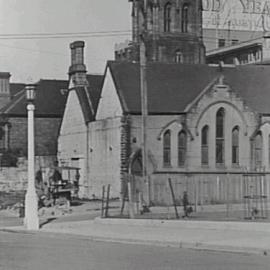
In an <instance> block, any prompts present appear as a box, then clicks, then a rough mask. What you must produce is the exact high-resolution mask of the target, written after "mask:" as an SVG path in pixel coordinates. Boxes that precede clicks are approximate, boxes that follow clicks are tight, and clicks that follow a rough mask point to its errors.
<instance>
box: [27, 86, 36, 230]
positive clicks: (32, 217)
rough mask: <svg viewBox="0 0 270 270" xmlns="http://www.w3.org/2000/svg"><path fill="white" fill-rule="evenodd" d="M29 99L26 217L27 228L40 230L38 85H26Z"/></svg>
mask: <svg viewBox="0 0 270 270" xmlns="http://www.w3.org/2000/svg"><path fill="white" fill-rule="evenodd" d="M25 90H26V99H27V103H28V104H27V116H28V117H27V118H28V186H27V191H26V196H25V219H24V224H25V226H26V228H27V230H38V229H39V219H38V198H37V193H36V188H35V141H34V111H35V105H34V100H35V96H36V85H34V84H29V85H27V86H26V87H25Z"/></svg>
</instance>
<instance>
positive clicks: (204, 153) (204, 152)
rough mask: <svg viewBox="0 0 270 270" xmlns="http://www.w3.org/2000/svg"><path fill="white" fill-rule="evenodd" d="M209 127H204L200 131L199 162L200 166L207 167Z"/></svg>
mask: <svg viewBox="0 0 270 270" xmlns="http://www.w3.org/2000/svg"><path fill="white" fill-rule="evenodd" d="M208 134H209V127H208V126H204V127H203V129H202V135H201V162H202V165H208V163H209V158H208V143H209V138H208Z"/></svg>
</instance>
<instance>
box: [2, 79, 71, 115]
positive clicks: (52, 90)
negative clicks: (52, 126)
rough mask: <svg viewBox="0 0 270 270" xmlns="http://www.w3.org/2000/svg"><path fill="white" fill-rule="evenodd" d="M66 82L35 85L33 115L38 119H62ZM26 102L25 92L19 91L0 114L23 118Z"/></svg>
mask: <svg viewBox="0 0 270 270" xmlns="http://www.w3.org/2000/svg"><path fill="white" fill-rule="evenodd" d="M16 87H17V86H16ZM67 88H68V81H65V80H40V81H39V82H38V83H37V94H36V99H35V107H36V110H35V115H36V116H38V117H62V115H63V112H64V108H65V103H66V98H67V91H63V90H67ZM26 106H27V101H26V97H25V90H24V89H22V90H21V91H19V92H18V93H17V94H16V95H15V96H14V98H13V99H12V100H11V101H10V102H9V103H8V104H7V105H6V106H5V107H4V108H1V109H0V113H3V114H6V115H8V116H14V117H25V116H26V114H27V111H26Z"/></svg>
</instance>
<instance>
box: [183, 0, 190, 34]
mask: <svg viewBox="0 0 270 270" xmlns="http://www.w3.org/2000/svg"><path fill="white" fill-rule="evenodd" d="M188 19H189V18H188V4H184V5H183V8H182V32H183V33H187V32H188V23H189V21H188Z"/></svg>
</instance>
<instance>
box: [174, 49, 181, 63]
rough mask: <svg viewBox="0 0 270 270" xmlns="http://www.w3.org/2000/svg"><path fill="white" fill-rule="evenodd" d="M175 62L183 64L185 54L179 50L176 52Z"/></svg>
mask: <svg viewBox="0 0 270 270" xmlns="http://www.w3.org/2000/svg"><path fill="white" fill-rule="evenodd" d="M175 62H176V63H183V54H182V53H181V52H180V51H179V50H177V51H176V52H175Z"/></svg>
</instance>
